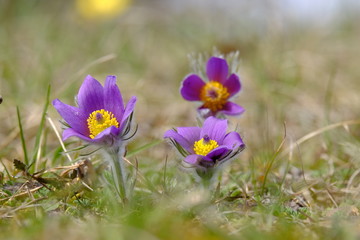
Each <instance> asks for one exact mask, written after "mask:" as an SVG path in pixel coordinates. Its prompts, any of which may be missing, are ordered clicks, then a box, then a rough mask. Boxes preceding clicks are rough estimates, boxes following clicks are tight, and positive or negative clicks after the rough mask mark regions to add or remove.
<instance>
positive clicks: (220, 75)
mask: <svg viewBox="0 0 360 240" xmlns="http://www.w3.org/2000/svg"><path fill="white" fill-rule="evenodd" d="M206 74H207V76H208V78H209V81H207V82H204V81H203V80H202V79H201V78H200V77H199V76H198V75H196V74H190V75H188V76H187V77H186V78H185V79H184V80H183V82H182V87H181V89H180V93H181V95H182V96H183V98H184V99H186V100H188V101H201V102H203V105H202V106H200V107H199V109H198V110H199V111H202V110H204V109H206V110H207V111H208V114H207V115H208V116H216V114H217V113H222V114H225V115H240V114H242V113H243V112H244V111H245V109H244V108H243V107H241V106H239V105H237V104H235V103H233V102H230V101H228V100H229V98H231V97H232V96H234V95H235V94H236V93H238V92H239V91H240V89H241V83H240V79H239V76H238V75H237V74H235V73H232V74H231V75H230V76H228V75H229V67H228V64H227V62H226V60H224V59H222V58H217V57H211V58H210V59H209V61H208V62H207V66H206Z"/></svg>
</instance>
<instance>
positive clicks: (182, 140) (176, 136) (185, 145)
mask: <svg viewBox="0 0 360 240" xmlns="http://www.w3.org/2000/svg"><path fill="white" fill-rule="evenodd" d="M164 138H172V139H173V140H174V141H176V142H177V143H178V144H180V146H181V147H183V148H184V149H186V150H187V151H189V150H191V149H192V146H191V145H190V144H189V141H188V140H187V139H185V138H184V137H183V136H181V135H180V134H179V133H177V132H176V131H175V130H173V129H171V130H168V131H166V132H165V134H164ZM189 152H190V151H189ZM191 152H194V151H191Z"/></svg>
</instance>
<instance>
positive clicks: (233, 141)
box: [223, 132, 244, 149]
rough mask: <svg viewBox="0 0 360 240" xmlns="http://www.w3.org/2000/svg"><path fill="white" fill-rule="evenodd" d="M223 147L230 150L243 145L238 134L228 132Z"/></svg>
mask: <svg viewBox="0 0 360 240" xmlns="http://www.w3.org/2000/svg"><path fill="white" fill-rule="evenodd" d="M223 145H225V146H227V147H229V148H230V149H234V148H238V147H240V146H241V145H244V142H243V140H242V139H241V137H240V135H239V133H237V132H230V133H228V134H226V136H225V138H224V141H223Z"/></svg>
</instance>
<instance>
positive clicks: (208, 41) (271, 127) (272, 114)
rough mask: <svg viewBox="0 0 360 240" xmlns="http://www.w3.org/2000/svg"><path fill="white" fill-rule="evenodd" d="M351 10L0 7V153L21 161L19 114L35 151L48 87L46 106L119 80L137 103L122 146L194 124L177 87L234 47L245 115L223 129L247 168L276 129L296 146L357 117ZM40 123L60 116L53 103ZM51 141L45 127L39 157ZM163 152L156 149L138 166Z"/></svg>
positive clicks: (357, 37) (328, 0)
mask: <svg viewBox="0 0 360 240" xmlns="http://www.w3.org/2000/svg"><path fill="white" fill-rule="evenodd" d="M359 9H360V3H359V1H356V0H316V1H311V0H279V1H272V0H267V1H239V0H226V1H218V0H197V1H194V0H182V1H180V0H167V1H166V0H102V1H101V0H77V1H70V0H69V1H44V0H16V1H14V0H0V49H1V51H0V94H1V95H2V97H3V103H2V104H1V105H0V121H1V124H2V125H1V128H0V157H1V159H2V160H3V162H6V161H7V160H10V161H11V160H12V159H13V158H15V157H18V158H20V157H21V155H22V150H21V144H20V140H19V128H18V125H17V117H16V106H19V108H20V112H21V115H22V121H23V124H24V132H25V136H26V140H27V142H28V143H29V144H30V146H32V145H31V143H32V142H33V141H34V138H35V135H36V131H37V128H38V125H39V122H40V118H41V111H42V109H43V105H44V102H45V98H46V89H47V86H48V85H49V84H51V87H52V90H51V95H50V100H53V99H55V98H60V99H61V100H62V101H63V102H65V103H67V104H71V105H72V104H74V96H75V95H76V94H77V91H78V88H79V86H80V85H81V83H82V81H83V79H84V78H85V76H86V75H88V74H91V75H92V76H94V77H95V78H97V79H98V80H99V81H101V82H102V83H103V82H104V80H105V77H106V76H107V75H110V74H111V75H116V76H117V77H118V84H119V86H120V89H121V91H122V94H123V97H124V99H125V101H127V100H128V99H129V98H130V96H132V95H136V96H137V97H138V102H137V107H136V111H135V121H136V122H137V123H138V124H139V130H138V133H137V136H136V140H135V141H133V143H131V145H130V149H131V148H135V147H138V146H141V145H143V144H145V143H148V142H151V141H153V140H156V139H161V138H162V135H163V133H164V131H165V130H167V129H169V128H171V127H176V126H180V125H182V126H191V125H194V124H195V118H196V111H195V107H196V104H194V103H191V102H186V101H184V100H183V99H182V98H181V96H180V94H179V87H180V83H181V81H182V79H183V78H184V77H185V76H186V75H187V74H189V73H191V72H192V71H193V67H192V66H191V62H192V59H193V58H196V57H197V56H199V54H203V56H205V57H204V64H205V62H206V57H207V56H210V55H211V54H212V53H213V52H214V51H217V52H220V53H221V54H223V55H226V54H229V53H231V52H234V51H239V61H238V66H237V67H238V69H239V72H238V73H239V75H240V77H241V81H242V84H243V89H242V91H241V93H240V95H239V96H237V98H236V100H234V101H236V102H237V103H238V104H240V105H242V106H244V107H245V108H246V113H245V114H244V115H243V116H242V117H240V118H232V119H231V122H232V124H233V127H235V126H238V129H239V131H240V133H241V134H242V136H243V137H244V139H245V141H246V143H247V145H248V150H247V151H245V152H244V155H243V157H242V158H243V159H245V160H244V162H246V161H247V160H248V159H254V154H255V153H256V152H258V150H261V149H274V148H275V146H276V145H277V144H278V143H279V141H278V140H281V138H282V136H283V132H284V131H283V123H284V122H286V128H287V134H288V137H289V139H290V141H295V140H296V139H298V138H300V137H302V136H303V135H305V134H307V133H309V132H311V131H314V130H316V129H318V128H320V127H322V126H325V125H327V124H329V123H334V122H339V121H344V120H349V119H355V118H358V117H359V107H358V106H359V104H360V94H359V92H360V84H359V81H360V80H359V78H360V68H359V62H360V46H359V42H360V25H359V22H360V21H359V20H360V14H359V13H360V10H359ZM214 49H216V50H214ZM204 67H205V65H204ZM48 116H50V117H51V118H52V119H53V120H54V121H55V122H57V121H56V120H57V119H59V118H60V117H59V115H58V114H57V112H56V111H55V110H54V109H53V108H52V106H50V107H49V110H48ZM57 126H58V127H59V129H60V124H58V125H57ZM357 133H359V132H357ZM336 135H337V136H338V133H336ZM344 138H346V137H344ZM58 144H59V143H58V141H57V140H56V137H55V134H54V133H53V132H52V130H51V129H49V130H48V132H47V145H46V147H45V149H47V151H48V152H50V153H51V151H52V150H53V149H54V148H56V147H57V146H58ZM321 144H322V142H318V143H316V144H312V145H309V146H306V149H307V150H309V151H308V152H310V153H311V154H314V152H315V153H318V152H319V151H322V150H319V149H323V147H322V145H321ZM154 149H155V148H154ZM312 149H313V150H314V151H310V150H312ZM168 153H169V148H168V147H167V145H166V144H163V145H161V146H159V147H156V151H149V152H147V153H145V154H143V156H141V157H140V159H141V161H142V162H150V161H151V162H153V161H163V159H164V158H165V156H166V155H167V154H168ZM47 156H48V155H46V150H44V157H45V158H46V157H47ZM310 159H313V158H310ZM147 160H149V161H147ZM305 161H306V158H305ZM309 161H311V160H309ZM239 163H240V162H239ZM242 164H243V163H241V164H240V165H241V166H242Z"/></svg>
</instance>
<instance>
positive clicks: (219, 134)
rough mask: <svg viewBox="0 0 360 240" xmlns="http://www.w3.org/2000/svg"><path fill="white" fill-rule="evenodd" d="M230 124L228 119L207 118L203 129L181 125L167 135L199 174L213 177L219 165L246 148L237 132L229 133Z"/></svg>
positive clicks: (203, 176) (204, 176)
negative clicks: (227, 131) (228, 126)
mask: <svg viewBox="0 0 360 240" xmlns="http://www.w3.org/2000/svg"><path fill="white" fill-rule="evenodd" d="M227 125H228V124H227V120H220V119H217V118H215V117H208V118H207V119H206V120H205V122H204V125H203V127H202V128H200V127H179V128H177V129H176V130H168V131H167V132H166V133H165V135H164V138H169V139H170V140H171V142H172V143H173V144H174V146H175V147H176V148H177V149H178V150H179V152H180V153H181V154H182V155H183V156H184V157H185V159H184V161H185V162H186V163H188V164H190V165H191V166H193V167H195V169H196V172H197V174H198V175H199V176H200V177H202V178H211V177H212V176H213V173H214V171H215V168H216V167H217V166H219V165H221V164H223V163H224V162H226V161H228V160H230V159H233V158H234V157H235V156H236V155H237V154H239V153H240V152H241V151H242V150H243V149H244V148H245V144H244V143H243V141H242V139H241V137H240V135H239V134H238V133H237V132H229V133H226V130H227Z"/></svg>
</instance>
